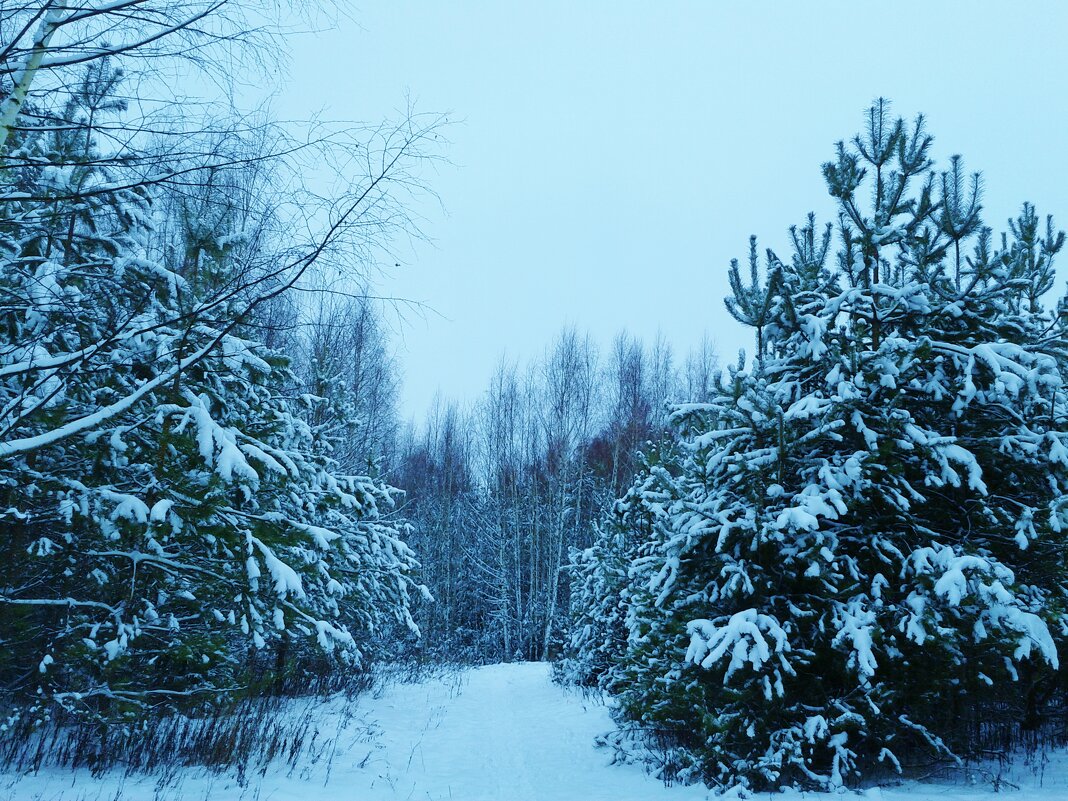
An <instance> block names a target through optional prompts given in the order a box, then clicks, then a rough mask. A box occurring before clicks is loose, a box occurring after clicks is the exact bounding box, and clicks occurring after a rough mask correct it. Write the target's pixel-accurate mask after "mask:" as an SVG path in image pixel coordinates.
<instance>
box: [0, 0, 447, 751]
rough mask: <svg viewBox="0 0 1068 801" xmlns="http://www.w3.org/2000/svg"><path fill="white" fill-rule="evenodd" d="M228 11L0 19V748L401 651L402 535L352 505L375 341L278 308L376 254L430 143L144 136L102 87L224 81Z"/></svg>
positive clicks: (387, 495) (370, 446)
mask: <svg viewBox="0 0 1068 801" xmlns="http://www.w3.org/2000/svg"><path fill="white" fill-rule="evenodd" d="M243 10H246V11H247V10H248V6H242V7H239V6H238V4H235V3H228V2H225V1H223V2H216V1H215V0H213V2H210V3H209V2H205V3H196V2H193V3H175V2H163V0H159V1H158V2H157V1H156V0H129V1H128V2H106V3H105V2H94V1H93V0H77V1H76V2H70V3H64V4H56V3H52V2H39V3H27V4H20V5H15V6H12V5H10V4H5V5H4V6H3V9H2V13H0V30H2V31H3V32H4V36H3V39H2V41H3V42H4V45H3V49H2V51H0V81H2V83H0V507H2V508H0V524H2V527H3V538H2V541H0V552H2V559H0V642H2V648H0V693H2V698H0V704H2V706H3V707H4V714H5V720H6V725H5V729H6V730H9V731H12V730H19V731H23V730H25V728H24V726H28V725H32V724H34V723H35V722H37V721H40V720H42V719H47V718H49V717H52V716H54V715H55V714H56V713H58V712H66V713H70V714H73V715H81V716H85V715H89V716H99V717H102V718H104V719H113V718H116V717H120V718H121V717H125V716H129V715H139V714H142V713H143V711H144V710H146V709H148V708H152V707H155V708H158V707H160V706H163V707H170V708H173V707H175V706H195V705H197V704H201V703H204V702H206V701H211V700H213V699H215V698H225V697H232V696H233V695H235V694H237V695H240V694H242V693H247V692H250V691H251V692H257V691H259V690H261V689H262V688H264V687H273V688H283V689H284V688H285V687H286V685H287V682H289V680H290V678H292V677H297V678H299V679H300V681H299V682H296V683H297V684H299V685H303V686H305V687H307V686H308V684H309V678H310V677H311V676H314V675H329V674H331V672H332V671H334V672H335V673H334V675H337V676H344V675H345V674H346V673H347V672H352V671H357V670H359V668H360V667H361V666H362V665H363V664H364V663H365V662H366V659H367V657H369V656H375V651H376V648H375V645H374V642H373V641H374V638H375V637H376V636H378V633H379V632H380V631H381V630H382V629H383V628H386V627H388V626H390V625H400V626H401V627H403V628H407V629H409V630H411V631H413V632H414V631H415V630H416V626H415V623H414V622H413V621H412V619H411V616H410V611H409V607H410V604H411V599H412V596H413V594H415V593H418V592H420V591H421V589H420V587H419V586H418V585H417V583H416V581H415V579H414V577H413V571H414V569H415V567H416V562H415V559H414V556H413V554H412V552H411V550H410V549H409V548H408V546H407V545H406V544H405V543H404V535H405V533H406V524H405V523H404V522H403V520H401V519H400V518H398V517H397V516H396V515H395V512H394V507H395V502H396V495H397V492H396V491H395V490H393V489H392V488H391V487H389V486H388V485H386V484H384V483H382V481H381V480H380V479H379V478H377V477H374V476H375V475H376V459H377V453H378V452H379V451H380V450H382V449H383V447H384V445H385V443H386V442H388V441H390V440H391V438H392V426H393V423H392V418H391V409H390V404H391V397H392V395H391V393H392V392H393V391H394V388H395V383H394V382H395V379H394V378H393V376H392V370H391V365H390V364H389V362H388V360H386V359H385V356H384V353H385V352H384V349H383V344H382V334H381V327H380V323H379V322H378V320H377V318H376V317H375V315H374V313H373V311H372V309H373V307H372V306H371V305H370V303H369V302H368V301H367V299H366V298H365V297H361V296H360V294H359V293H356V294H355V296H354V297H351V298H349V299H348V300H345V301H344V302H341V301H338V302H337V303H334V304H333V305H328V304H326V303H325V302H324V304H322V305H320V306H319V307H318V308H312V309H310V308H309V307H308V304H304V303H301V302H299V301H298V300H297V299H295V298H294V297H293V295H292V292H291V291H290V290H292V289H293V288H294V287H301V288H304V289H311V290H314V289H317V288H319V287H321V281H319V280H318V279H315V276H316V275H317V274H319V273H320V272H322V268H324V267H326V266H329V268H330V270H329V273H330V274H331V275H332V276H336V275H338V274H339V273H341V274H345V273H346V272H348V274H349V275H350V276H351V275H352V273H353V271H358V269H359V266H360V264H361V261H362V260H363V259H365V258H366V257H367V255H368V253H369V249H370V248H372V247H374V246H375V245H376V244H384V242H385V240H386V239H387V238H388V236H389V235H390V233H391V232H393V231H395V230H397V229H398V227H399V228H402V229H403V228H404V227H405V226H406V221H407V219H408V218H407V216H406V214H405V211H404V206H403V204H402V201H403V200H404V199H405V196H404V195H403V194H401V195H398V194H397V192H398V191H399V192H402V193H403V192H408V191H411V189H412V188H413V187H414V186H415V183H416V182H415V180H414V175H413V173H412V172H411V170H412V169H413V168H414V167H415V165H416V164H417V163H418V162H419V161H420V160H421V158H422V157H423V151H422V150H421V148H422V147H423V146H424V143H425V142H426V141H427V140H428V139H429V137H431V136H432V135H433V130H432V129H433V125H434V123H433V122H431V123H430V126H429V127H425V126H421V124H420V122H419V120H418V119H415V118H409V119H408V120H405V121H403V122H402V123H401V124H400V125H398V126H383V127H381V128H377V129H374V130H371V131H364V132H363V134H362V135H360V136H361V137H362V138H359V139H357V138H354V137H356V136H358V135H357V134H356V133H355V132H353V131H348V130H342V129H338V130H336V131H334V132H332V133H330V134H329V135H327V136H325V137H320V138H318V139H316V140H313V141H312V140H304V141H297V140H295V139H293V138H292V137H287V136H286V134H285V132H284V131H282V130H281V129H280V128H278V127H276V126H272V125H270V124H266V123H263V124H256V125H252V124H251V123H250V121H249V120H235V119H233V118H231V119H229V121H227V122H226V123H225V124H215V123H214V122H210V120H211V119H212V117H211V115H207V116H203V117H201V116H199V115H198V106H196V104H193V103H190V104H189V108H188V109H183V111H182V113H181V114H176V113H174V112H173V111H172V112H169V113H167V112H165V111H160V113H158V114H155V115H154V116H151V120H152V125H151V126H148V125H146V119H149V118H148V117H145V116H143V113H144V109H143V108H140V109H138V111H139V113H142V116H137V115H136V114H135V113H134V111H133V110H131V108H130V106H131V104H130V103H129V102H128V101H127V99H126V98H127V97H128V96H129V92H128V89H127V87H128V86H130V85H136V86H137V87H139V88H140V89H141V90H142V91H143V90H144V87H145V86H146V85H148V86H151V85H152V82H153V81H154V80H156V77H157V76H155V74H154V73H151V72H148V71H147V70H149V69H162V68H163V65H165V64H169V63H175V62H174V61H173V59H177V58H181V59H183V63H184V64H185V65H186V66H187V67H188V66H207V67H209V68H210V67H211V66H213V64H214V63H215V62H213V61H212V58H213V53H215V50H214V48H216V47H221V48H224V50H225V51H226V53H227V55H230V54H232V53H233V48H235V47H236V46H238V45H239V44H240V42H241V41H242V40H243V39H245V38H246V34H247V31H248V30H251V29H252V28H251V27H250V28H243V27H241V21H240V18H239V17H237V16H235V15H236V14H237V13H238V12H239V11H243ZM168 59H171V60H168ZM146 64H147V65H148V66H147V67H146V66H144V65H146ZM130 68H132V69H134V70H135V71H136V70H138V69H140V72H135V73H134V74H130V73H128V72H126V71H124V70H127V69H130ZM134 97H135V100H137V101H141V100H144V98H143V97H140V96H138V95H136V94H135V95H134ZM145 102H151V101H147V100H146V101H145ZM198 120H204V123H203V125H202V126H201V127H200V128H199V129H194V123H196V122H197V121H198ZM353 149H355V150H357V151H358V153H359V155H358V156H357V158H358V159H359V161H358V162H356V163H359V164H360V165H362V169H359V170H355V171H351V172H348V171H347V170H349V169H350V168H352V167H353V164H354V162H353V161H352V159H351V158H350V157H349V155H350V153H351V152H352V150H353ZM313 154H314V155H315V157H316V158H318V159H321V160H325V161H327V162H328V163H338V162H337V161H336V160H332V159H328V158H324V157H329V156H339V155H340V156H342V157H343V158H344V160H343V161H342V162H340V163H341V164H342V165H343V167H344V170H342V171H341V172H340V173H338V175H337V176H336V177H337V178H339V179H340V180H341V183H340V184H339V185H342V186H343V187H344V188H343V190H342V191H341V192H340V193H339V194H337V195H336V196H333V197H329V198H323V197H319V196H317V195H316V193H315V192H313V191H311V190H310V189H309V185H308V184H304V183H302V182H301V178H302V176H303V175H304V173H305V170H304V167H306V160H307V159H308V157H310V156H312V155H313ZM298 209H299V214H297V213H295V211H296V210H298ZM357 274H358V273H357ZM313 279H314V280H313ZM351 283H352V282H351V281H350V284H351ZM348 294H349V295H351V294H352V293H348ZM317 295H321V296H323V297H331V298H334V297H341V295H338V293H337V292H336V291H331V292H330V293H329V294H324V293H323V292H318V293H317ZM305 323H307V325H305ZM342 349H343V350H342ZM342 352H343V353H344V360H343V361H339V360H338V358H337V357H338V355H339V354H340V353H342ZM368 476H371V477H368ZM339 666H343V667H344V669H343V670H340V669H339ZM310 668H315V670H313V671H311V672H309V669H310ZM16 722H19V723H20V725H18V726H15V725H13V724H15V723H16Z"/></svg>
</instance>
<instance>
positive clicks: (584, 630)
mask: <svg viewBox="0 0 1068 801" xmlns="http://www.w3.org/2000/svg"><path fill="white" fill-rule="evenodd" d="M672 450H673V449H672V445H671V444H670V443H666V444H665V445H664V446H663V447H657V446H651V447H648V454H646V455H642V463H643V467H642V470H641V472H640V473H639V476H638V478H636V480H635V482H634V484H633V485H632V486H631V488H630V489H629V490H628V491H627V493H626V494H625V495H624V497H623V498H621V499H620V500H618V501H616V502H615V503H614V504H612V506H611V507H610V509H609V510H608V511H607V512H606V514H605V516H604V518H603V519H602V520H601V521H600V522H599V523H598V524H596V525H595V538H594V542H593V544H592V545H591V546H590V547H589V548H585V549H579V548H573V549H572V550H571V553H570V561H569V564H568V574H569V579H570V585H571V586H570V598H571V606H570V610H569V618H568V636H567V640H566V641H565V643H564V649H563V653H562V655H561V659H560V661H559V663H558V670H559V675H560V677H561V678H562V679H563V680H564V681H567V682H569V683H573V684H579V685H583V686H591V687H600V688H601V689H604V690H609V691H612V690H614V689H615V687H616V685H615V682H616V681H617V680H618V678H619V677H620V670H619V666H620V663H621V661H622V659H623V655H624V654H625V653H626V649H627V634H628V627H627V619H628V614H629V612H630V610H631V607H632V603H633V601H632V594H637V595H638V596H639V598H640V597H641V596H643V595H644V594H646V593H647V590H646V588H645V586H644V584H645V583H646V582H643V581H641V580H640V579H638V578H637V577H638V576H640V575H641V574H642V571H643V568H644V567H645V566H646V565H647V564H648V562H649V556H650V554H649V552H648V548H649V545H650V543H654V542H655V540H654V532H655V531H656V529H657V526H658V524H659V523H661V522H662V521H661V518H662V517H663V516H664V515H665V513H666V509H665V504H664V502H665V501H669V500H671V498H672V493H671V489H672V487H673V478H672V476H671V475H670V474H669V473H668V466H670V465H672V464H673V462H674V459H673V454H672ZM639 604H640V601H639Z"/></svg>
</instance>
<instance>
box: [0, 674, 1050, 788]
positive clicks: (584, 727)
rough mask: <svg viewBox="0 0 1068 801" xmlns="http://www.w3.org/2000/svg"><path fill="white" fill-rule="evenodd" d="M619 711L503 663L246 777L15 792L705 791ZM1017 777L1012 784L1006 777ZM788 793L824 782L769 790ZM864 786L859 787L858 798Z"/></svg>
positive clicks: (340, 730)
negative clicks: (625, 727) (662, 757)
mask: <svg viewBox="0 0 1068 801" xmlns="http://www.w3.org/2000/svg"><path fill="white" fill-rule="evenodd" d="M611 725H612V724H611V720H610V718H609V716H608V711H607V709H606V708H605V707H604V706H603V705H602V704H600V703H599V702H597V701H596V699H591V698H589V697H584V696H583V695H582V694H580V693H577V692H575V691H569V690H566V689H564V688H561V687H559V686H557V685H554V684H553V683H552V682H551V681H550V679H549V667H548V665H545V664H538V663H525V664H522V663H521V664H509V665H491V666H487V667H482V668H475V669H471V670H465V671H463V672H460V673H454V674H451V675H446V676H444V677H440V678H435V679H432V680H428V681H425V682H421V683H417V684H391V685H389V686H387V687H386V688H385V689H384V691H382V692H380V693H374V694H368V695H365V696H363V697H361V698H360V699H359V701H358V703H357V706H356V711H355V713H353V712H352V708H351V707H350V706H348V705H346V704H343V703H340V702H326V703H324V704H323V709H322V712H321V720H320V724H319V726H320V730H321V731H323V732H329V733H331V737H333V736H335V734H334V733H336V744H335V745H333V746H332V747H331V748H330V749H329V753H324V754H322V755H321V756H320V757H319V758H318V759H317V760H315V761H314V764H312V765H308V766H305V767H302V769H300V770H299V771H296V772H294V773H292V774H291V775H289V771H288V769H282V770H280V771H278V772H277V773H273V772H271V771H268V773H267V775H265V776H258V775H257V776H253V777H251V778H249V780H248V781H247V782H245V783H243V786H242V783H239V782H237V781H236V779H235V778H233V777H227V776H219V775H210V774H205V773H204V772H203V771H200V770H196V771H193V770H185V771H182V772H181V773H179V774H178V775H177V776H173V777H162V780H161V777H159V776H155V777H147V778H140V779H138V778H126V779H123V778H121V777H119V776H116V775H112V776H105V777H103V778H100V779H95V778H93V777H91V776H89V775H88V773H86V772H72V771H69V770H61V771H56V770H50V771H42V772H41V773H40V774H38V775H36V776H26V777H22V778H18V777H13V776H10V775H3V774H0V799H9V801H116V800H117V799H118V801H165V800H167V799H181V800H182V801H202V800H203V801H320V800H321V801H327V800H328V799H329V801H335V800H336V801H394V799H411V801H439V800H440V801H445V800H446V799H450V800H451V801H658V800H661V799H666V800H667V801H691V800H692V799H706V798H708V797H709V793H708V791H707V790H705V789H704V788H701V787H665V786H663V785H662V784H661V783H660V782H659V781H657V780H656V779H654V778H652V777H650V776H648V775H646V774H645V773H644V772H643V771H642V769H641V768H640V767H638V766H636V765H612V764H610V762H611V759H612V754H611V752H610V751H608V750H606V749H599V748H596V747H595V746H594V739H595V737H596V736H597V735H599V734H603V733H605V732H607V731H608V730H609V729H610V728H611ZM1051 759H1052V761H1050V762H1049V763H1040V764H1036V763H1034V762H1031V763H1027V764H1024V763H1020V764H1018V765H1017V766H1015V767H1014V768H1012V769H1011V770H1008V771H1005V772H1003V773H1002V774H1001V777H1000V778H1001V780H1002V784H1001V786H1000V789H1001V790H1002V792H1003V793H1005V797H1006V798H1010V799H1016V801H1033V800H1036V799H1068V755H1066V754H1054V755H1052V758H1051ZM997 778H998V770H997V769H996V768H987V769H976V770H975V771H973V772H972V775H971V776H970V778H965V779H964V780H959V779H958V780H957V781H955V782H945V783H942V784H923V785H918V784H911V783H910V784H904V785H901V786H899V787H895V788H888V789H873V790H869V791H867V792H865V793H863V794H861V796H859V797H862V798H863V799H865V801H869V799H870V801H981V799H985V798H989V797H990V796H991V795H992V794H993V792H994V790H995V781H996V780H997ZM1005 782H1008V783H1005ZM765 797H770V798H775V799H777V800H780V801H800V800H801V799H806V800H807V801H813V799H815V800H816V801H818V799H820V798H821V797H822V798H829V796H826V795H822V794H819V793H784V794H776V795H775V796H765ZM853 797H858V796H855V795H854V796H853Z"/></svg>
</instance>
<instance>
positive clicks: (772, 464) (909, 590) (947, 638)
mask: <svg viewBox="0 0 1068 801" xmlns="http://www.w3.org/2000/svg"><path fill="white" fill-rule="evenodd" d="M931 141H932V140H931V137H930V136H929V135H928V134H927V133H926V129H925V125H924V120H923V118H922V117H920V118H917V119H916V121H915V122H914V123H913V124H910V125H909V124H906V123H905V122H904V121H903V120H901V119H895V118H893V117H892V116H891V115H890V113H889V108H888V104H887V103H886V102H885V101H882V100H880V101H878V102H877V103H876V104H875V105H874V106H873V107H872V108H871V109H870V110H869V112H868V115H867V119H866V126H865V129H864V131H863V132H862V133H861V134H860V135H858V136H857V137H855V138H854V139H853V140H852V141H851V142H850V143H848V144H847V143H841V144H839V145H838V149H837V153H836V157H835V159H834V160H832V161H831V162H829V163H827V164H825V165H824V167H823V173H824V176H825V178H826V181H827V185H828V188H829V191H830V194H831V195H832V197H833V198H834V199H835V200H836V202H837V204H838V206H839V211H840V214H839V219H838V225H837V237H836V240H837V252H836V254H835V256H836V258H835V259H834V260H833V261H832V260H830V259H829V258H828V257H829V255H830V233H829V232H828V233H821V232H820V231H819V230H818V228H817V226H816V223H815V221H814V220H813V218H811V217H810V218H809V220H808V222H807V224H806V225H804V226H802V227H801V228H800V229H799V230H797V229H794V230H793V231H792V232H793V251H794V252H793V254H792V258H791V259H790V260H788V261H783V260H780V259H778V258H777V257H776V256H775V254H774V253H770V252H769V253H768V256H767V260H766V264H765V270H764V276H765V277H764V278H761V275H760V270H758V265H757V259H756V255H755V254H756V252H757V251H756V246H755V243H754V244H753V246H752V250H753V254H754V255H753V257H752V267H751V273H752V286H751V287H744V286H742V284H741V282H740V280H738V279H739V276H738V275H737V272H738V271H737V268H736V266H735V267H733V268H732V288H733V289H734V292H735V295H734V297H732V298H731V299H730V300H729V301H728V304H727V305H728V309H729V310H730V311H731V312H732V313H734V314H735V316H736V317H737V318H738V319H740V320H741V321H742V322H744V323H746V324H747V325H751V326H753V327H755V328H757V329H758V346H757V357H758V358H757V360H756V363H755V366H753V367H752V369H750V370H749V371H746V370H745V369H744V367H743V366H742V365H739V367H738V368H736V369H734V370H732V371H730V374H729V375H728V376H727V377H726V379H724V380H722V382H721V389H720V392H719V395H718V397H716V398H714V399H713V400H712V401H711V402H709V403H705V404H694V405H692V406H687V407H680V408H679V409H678V410H677V411H676V413H675V416H674V420H675V423H676V430H677V436H678V439H679V448H680V452H681V456H680V457H679V459H678V460H677V462H676V464H674V465H673V466H672V467H671V469H670V470H669V471H666V472H665V476H672V477H671V479H670V481H665V482H664V489H663V492H664V493H665V494H666V495H667V496H668V497H667V498H666V499H665V500H663V501H660V503H662V505H663V508H664V509H665V511H664V513H663V514H662V515H659V516H658V517H657V519H656V522H655V526H654V530H653V533H652V536H651V538H650V539H649V541H648V543H647V545H646V546H645V549H646V553H647V555H646V556H645V561H644V563H643V566H641V567H638V566H633V567H632V568H631V570H630V574H631V577H630V579H629V591H630V593H631V602H630V603H631V608H630V611H629V615H628V643H627V648H626V651H625V653H624V654H623V655H622V656H621V657H620V661H619V662H618V664H617V665H616V666H615V667H614V668H612V670H614V671H615V672H616V673H617V675H618V677H619V678H618V679H617V680H616V681H615V682H614V686H615V687H616V689H617V690H618V691H619V693H620V701H621V709H622V711H623V713H624V715H625V716H626V717H627V718H629V719H632V720H636V721H638V722H639V723H641V724H642V725H644V726H646V727H648V728H650V729H651V730H655V731H658V732H659V733H660V735H661V738H663V737H664V736H669V737H670V738H671V739H672V740H673V741H674V742H675V743H676V744H677V745H678V746H679V747H680V749H681V751H682V753H684V754H685V755H686V759H687V762H686V764H685V766H684V768H683V770H682V774H683V775H684V776H687V777H689V778H694V779H696V778H702V779H705V780H707V781H710V782H713V783H720V784H732V783H736V782H741V783H743V784H746V785H748V786H751V787H775V786H782V785H802V786H817V787H830V786H837V785H841V784H843V783H846V782H850V781H855V780H857V779H858V778H860V777H867V776H872V775H876V774H877V773H879V772H880V771H886V770H889V769H898V770H900V769H902V768H903V767H907V766H908V764H910V763H911V762H915V761H919V760H929V759H931V758H934V759H952V758H954V757H955V756H956V755H959V754H961V753H965V752H967V751H968V749H970V748H973V747H975V746H977V745H978V744H979V742H980V740H981V737H982V736H984V734H985V733H987V732H989V731H991V730H992V727H993V728H994V729H996V730H998V731H1001V732H1012V731H1018V729H1019V727H1021V726H1037V725H1040V723H1041V719H1042V713H1043V706H1042V702H1043V699H1044V698H1047V697H1048V696H1049V694H1050V692H1051V691H1052V689H1053V687H1054V685H1055V681H1056V669H1057V667H1058V665H1059V651H1060V650H1061V649H1062V648H1063V641H1064V637H1065V634H1066V627H1065V625H1064V622H1063V614H1064V610H1065V590H1064V588H1063V587H1064V578H1065V553H1066V549H1065V546H1066V542H1065V539H1066V537H1065V528H1066V526H1068V504H1066V503H1065V501H1064V492H1065V489H1066V488H1068V450H1066V448H1065V445H1066V443H1068V432H1066V431H1065V423H1064V421H1065V416H1064V415H1065V406H1064V393H1063V388H1062V384H1063V378H1062V372H1061V365H1062V364H1064V357H1065V353H1066V345H1068V339H1066V337H1065V331H1064V328H1063V326H1061V325H1060V324H1058V321H1057V318H1056V316H1055V315H1054V314H1052V313H1051V312H1050V311H1049V310H1047V309H1046V308H1044V306H1043V302H1042V301H1043V298H1042V295H1043V294H1044V293H1045V292H1046V291H1047V290H1048V289H1049V288H1050V286H1051V285H1052V281H1053V272H1052V260H1053V257H1054V256H1055V254H1056V253H1057V252H1058V251H1059V250H1060V248H1061V246H1062V245H1063V241H1064V239H1063V234H1059V233H1055V232H1054V229H1053V226H1052V222H1047V226H1046V229H1045V233H1044V234H1042V233H1040V230H1039V229H1040V226H1039V225H1038V217H1037V215H1036V214H1035V212H1034V209H1033V208H1032V207H1031V206H1029V205H1025V206H1024V208H1023V211H1022V213H1021V215H1020V217H1019V218H1018V219H1017V220H1014V221H1011V222H1010V227H1009V232H1008V233H1007V234H1006V235H1005V236H1003V237H1002V238H1001V240H1000V245H995V242H994V237H993V235H992V233H991V231H990V229H988V228H986V227H984V226H983V225H982V222H981V219H980V208H981V204H980V200H981V198H980V192H981V182H980V180H979V178H978V177H977V176H976V177H972V178H970V179H969V178H967V177H965V174H964V172H963V163H962V161H961V160H960V159H959V158H958V157H954V158H953V159H952V160H951V162H950V169H949V170H948V171H947V172H945V173H939V172H938V171H937V170H936V168H935V166H934V164H933V162H932V160H931V158H930V155H929V151H930V147H931Z"/></svg>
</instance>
